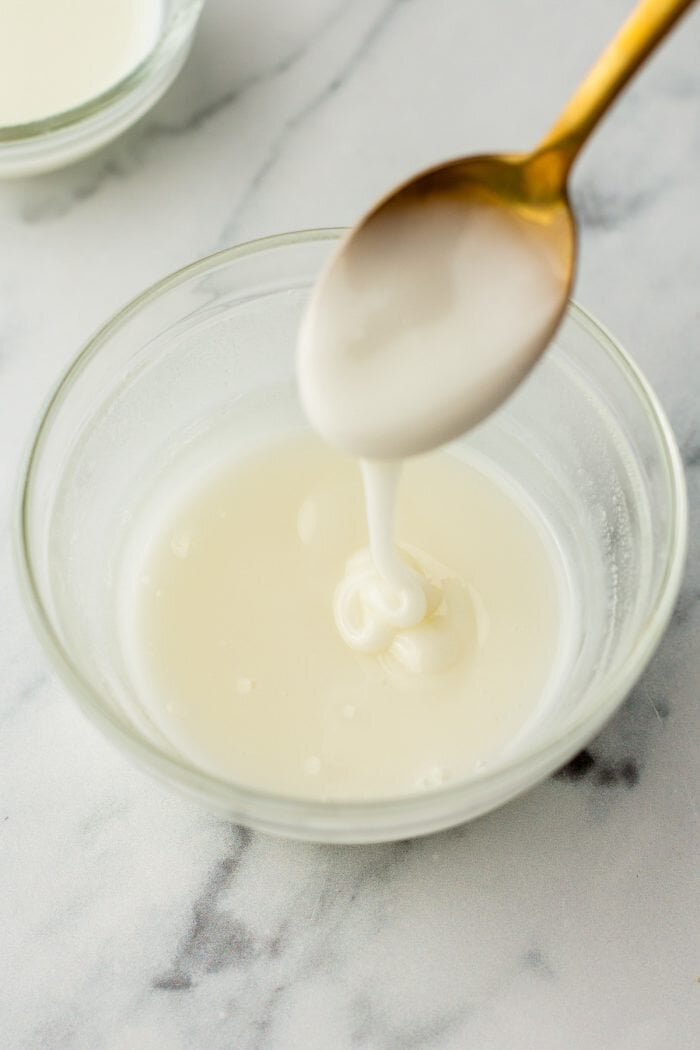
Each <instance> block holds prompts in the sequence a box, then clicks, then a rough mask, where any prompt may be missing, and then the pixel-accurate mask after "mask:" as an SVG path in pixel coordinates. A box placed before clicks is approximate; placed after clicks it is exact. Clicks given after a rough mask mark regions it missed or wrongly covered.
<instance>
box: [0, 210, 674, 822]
mask: <svg viewBox="0 0 700 1050" xmlns="http://www.w3.org/2000/svg"><path fill="white" fill-rule="evenodd" d="M339 233H340V231H333V230H329V231H312V232H307V233H299V234H290V235H287V236H281V237H272V238H268V239H266V240H262V241H257V242H254V243H252V244H247V245H243V246H241V247H238V248H233V249H230V250H228V251H224V252H221V253H219V254H218V255H214V256H212V257H210V258H208V259H204V260H202V261H201V262H197V263H194V264H193V265H192V266H189V267H187V268H186V269H184V270H181V271H180V272H179V273H176V274H174V275H173V276H171V277H168V278H166V279H165V280H164V281H161V282H160V283H159V284H158V285H156V286H155V287H153V288H151V289H150V290H149V291H147V292H145V293H144V294H143V295H142V296H141V297H140V298H138V299H136V300H135V301H134V302H132V303H131V304H130V305H129V306H127V307H126V309H124V310H123V311H122V312H121V313H120V314H119V315H118V316H117V317H115V318H114V319H113V320H112V321H110V322H109V323H108V324H107V325H106V326H105V327H104V328H103V329H102V330H101V331H100V332H99V333H98V334H97V335H96V336H95V337H94V338H93V339H92V340H91V341H90V343H89V344H88V345H87V346H86V347H85V348H84V350H83V351H82V353H81V354H80V355H79V356H78V358H77V359H76V361H75V363H74V364H73V366H72V367H71V368H70V370H69V371H68V373H67V374H66V376H65V377H64V379H63V381H62V382H61V384H60V386H59V388H58V390H57V391H56V393H55V394H54V396H53V398H52V400H51V401H50V403H49V405H48V407H47V409H46V412H45V414H44V416H43V418H42V420H41V422H40V424H39V428H38V431H37V434H36V437H35V439H34V442H33V445H32V448H31V452H30V454H29V458H28V461H27V464H26V470H25V473H24V476H23V479H22V486H21V500H20V506H19V518H18V531H17V536H18V550H19V564H20V566H21V577H22V580H23V584H24V588H23V589H24V593H25V596H26V599H27V602H28V606H29V609H30V610H31V613H32V616H33V620H34V623H35V625H36V627H37V630H38V633H39V635H40V637H41V639H42V640H43V643H44V645H45V646H46V648H47V650H48V652H49V654H50V656H51V658H52V659H53V661H54V663H55V665H56V667H57V669H58V671H59V673H60V674H61V676H62V677H63V679H64V681H65V682H66V684H67V686H68V688H69V690H70V692H71V693H72V694H73V695H74V696H75V698H76V699H77V701H78V703H79V705H80V707H81V708H82V710H83V711H84V712H85V714H86V715H88V716H89V717H90V718H91V719H92V720H93V722H95V724H96V725H97V726H98V727H99V728H100V729H101V730H102V731H103V732H104V733H105V734H106V735H107V736H108V737H109V738H110V739H111V740H112V741H113V742H114V743H115V744H116V746H117V747H118V748H119V749H120V750H121V751H123V752H124V754H126V755H128V756H129V757H130V758H131V759H133V760H134V761H136V762H137V763H139V764H140V765H141V766H143V767H144V768H146V769H147V770H148V771H150V772H151V773H152V774H153V775H155V776H156V777H158V778H159V779H161V780H162V781H165V782H166V783H167V784H169V785H171V786H173V787H176V788H178V789H180V790H181V791H183V792H185V793H187V794H188V795H190V796H194V797H195V798H197V799H199V800H200V801H201V802H203V803H204V804H205V805H206V806H207V807H209V808H211V809H213V810H215V811H218V812H221V813H223V814H225V815H226V816H227V817H229V818H230V819H232V820H235V821H240V822H242V823H245V824H249V825H251V826H254V827H257V828H260V829H263V830H266V831H271V832H276V833H281V834H286V835H290V836H296V837H299V838H307V839H316V840H325V841H341V842H360V841H373V840H387V839H396V838H404V837H407V836H410V835H415V834H421V833H425V832H429V831H433V830H436V829H438V828H443V827H447V826H449V825H452V824H456V823H458V822H460V821H464V820H468V819H470V818H473V817H475V816H477V815H478V814H481V813H484V812H485V811H487V810H489V809H492V808H494V807H495V806H498V805H500V804H502V803H503V802H505V801H507V800H508V799H510V798H512V797H513V796H515V795H517V794H518V793H520V792H522V791H524V790H525V789H526V788H528V787H529V786H530V785H532V784H534V783H535V782H537V781H539V780H541V779H542V778H543V777H545V776H547V775H548V774H549V773H551V772H552V771H553V770H555V769H556V768H558V767H559V766H561V765H562V764H563V763H565V762H566V761H567V760H568V759H569V758H571V757H572V756H573V755H574V754H575V753H576V752H577V751H578V750H579V749H580V748H582V747H583V746H584V745H585V744H586V743H587V742H588V741H589V740H590V739H591V737H592V736H593V735H594V734H595V733H596V732H597V731H598V730H599V729H600V727H601V726H602V725H603V723H604V722H605V720H606V719H607V718H609V717H610V715H611V714H612V713H613V711H614V710H615V709H616V708H617V706H618V705H619V704H620V703H621V702H622V700H623V699H624V697H625V695H626V694H627V693H628V691H629V689H630V688H631V686H632V685H633V683H634V681H635V680H636V678H637V677H638V675H639V674H640V673H641V671H642V669H643V668H644V666H645V665H646V663H647V661H648V660H649V658H650V656H651V654H652V652H653V650H654V648H655V646H656V644H657V643H658V641H659V639H660V637H661V634H662V632H663V630H664V628H665V626H666V624H667V622H668V619H669V616H670V613H671V610H672V607H673V604H674V601H675V598H676V595H677V592H678V588H679V585H680V580H681V574H682V570H683V562H684V555H685V545H686V529H687V510H686V496H685V486H684V477H683V470H682V466H681V461H680V458H679V455H678V450H677V448H676V445H675V443H674V439H673V436H672V433H671V431H670V429H669V425H668V423H667V421H666V419H665V418H664V415H663V413H662V411H661V409H660V407H659V405H658V403H657V401H656V398H655V396H654V394H653V393H652V391H651V390H650V388H649V386H648V384H647V383H646V381H645V380H644V379H643V377H642V376H641V375H640V374H639V372H638V370H637V369H636V367H635V366H634V365H633V364H632V362H631V361H630V359H629V358H628V357H627V355H626V354H625V352H624V351H623V350H622V349H621V348H620V347H619V346H618V344H617V343H615V341H614V340H613V339H612V338H611V337H610V336H609V335H608V334H607V332H605V331H604V330H603V329H602V328H601V327H600V326H599V325H598V324H597V323H596V322H595V321H594V320H593V319H592V318H591V317H590V316H588V315H587V314H586V313H585V312H584V311H583V310H582V309H581V308H580V307H578V306H576V305H575V304H571V306H570V308H569V311H568V316H567V318H566V320H565V322H564V324H563V326H562V328H561V330H560V332H559V333H558V335H557V337H556V340H555V344H554V345H553V346H552V347H551V348H550V350H549V351H548V352H547V354H546V355H545V356H544V358H543V359H542V361H541V363H540V364H539V365H538V366H537V368H536V369H535V370H534V371H533V373H532V374H531V376H530V377H529V378H528V379H527V381H526V382H525V383H524V384H523V385H522V386H521V388H520V389H519V390H518V391H517V392H516V394H515V395H514V396H513V397H512V398H511V399H510V400H509V401H508V402H507V403H506V404H505V405H504V406H503V407H502V408H501V410H500V411H498V412H497V413H495V414H494V415H493V416H492V417H491V418H490V419H489V420H487V422H486V423H485V424H483V425H482V426H481V427H479V428H477V429H476V430H475V431H473V432H471V433H470V434H468V435H466V436H465V437H464V438H462V439H461V440H460V442H457V443H456V445H457V451H459V447H460V446H463V448H464V449H468V450H470V452H472V453H474V452H476V453H477V454H478V455H479V456H480V457H482V458H483V457H486V459H488V460H490V461H491V462H492V463H493V464H494V466H495V468H496V469H498V470H499V471H501V472H505V473H506V474H508V475H510V476H511V477H512V478H514V479H515V480H516V481H517V482H518V483H519V484H520V485H521V486H524V487H525V488H526V489H527V491H528V492H529V494H530V496H531V497H532V499H533V500H534V501H535V502H536V503H537V505H538V507H539V510H540V512H541V514H542V515H543V516H544V517H545V519H546V520H547V522H548V524H549V527H550V529H551V531H552V532H553V534H554V536H555V537H556V541H557V543H558V545H559V547H560V551H561V554H562V557H563V559H564V562H565V564H566V566H567V571H568V573H569V575H570V586H571V593H572V596H573V601H574V602H575V607H576V609H577V611H578V614H579V617H578V619H579V623H580V627H579V629H578V633H577V636H576V637H575V638H574V639H573V641H572V647H571V652H570V659H569V666H568V673H567V675H566V678H565V680H564V681H563V684H562V685H561V687H560V688H559V689H558V690H557V693H556V695H555V696H554V698H553V700H552V702H551V703H550V705H549V706H548V709H547V714H546V717H544V718H543V719H541V720H540V722H539V723H538V727H537V730H536V732H534V731H533V732H532V733H530V734H529V735H528V736H527V737H526V738H523V740H522V741H519V742H516V744H514V746H513V747H511V748H510V750H509V753H508V754H507V755H504V757H503V760H502V761H501V762H500V764H499V765H498V766H496V767H492V768H491V769H490V770H489V771H488V772H485V773H484V774H482V775H480V776H477V777H474V778H472V779H470V780H468V781H464V782H460V783H454V784H450V785H448V786H446V787H443V788H440V789H436V790H434V791H432V792H429V793H426V794H421V795H416V796H413V797H407V798H400V799H393V800H377V801H366V802H357V803H338V802H318V801H301V800H299V799H290V798H285V797H278V796H273V795H267V794H264V793H261V792H258V791H253V790H250V789H248V788H246V787H245V785H238V784H234V783H231V782H227V781H224V780H219V779H216V778H214V777H212V776H210V775H208V774H206V773H204V772H202V771H201V770H199V769H196V768H194V767H193V766H191V765H189V764H187V763H186V762H184V761H182V760H181V759H179V758H178V757H176V756H175V755H174V754H173V753H172V752H171V751H170V749H169V747H168V745H167V743H166V742H165V741H163V740H160V739H158V738H157V737H156V736H155V734H154V732H153V731H152V729H151V728H150V726H149V724H148V722H147V721H146V720H145V719H144V718H143V717H142V715H141V713H140V711H139V708H138V704H137V702H136V700H135V697H134V696H133V691H132V689H131V686H130V683H129V676H128V673H127V669H126V668H125V666H124V664H123V661H122V655H121V652H120V650H119V645H118V642H117V630H116V610H115V605H116V600H115V582H116V576H117V573H118V568H117V566H118V557H117V555H118V551H119V549H120V545H121V543H122V539H123V537H124V535H125V533H128V529H129V523H130V520H131V518H132V512H133V508H134V506H135V505H136V500H137V497H138V496H139V494H143V493H145V492H147V491H148V488H149V485H152V484H153V479H154V478H156V477H158V476H160V475H161V473H162V471H163V470H165V469H167V468H168V464H171V463H173V462H174V461H175V460H176V459H177V457H180V456H182V455H184V454H186V452H187V449H188V448H190V447H193V443H196V442H198V441H199V440H200V438H201V437H202V435H203V434H206V433H207V432H211V430H212V429H213V428H216V427H219V426H225V427H226V429H227V432H228V433H232V432H234V433H235V426H236V421H237V419H238V415H239V413H241V414H243V415H244V416H245V418H246V419H249V418H250V406H251V404H257V405H258V406H259V411H258V419H259V428H260V429H261V431H265V432H266V433H270V434H272V433H273V432H277V433H279V432H284V431H285V430H286V429H287V428H289V427H295V426H300V425H303V417H302V414H301V410H300V408H299V405H298V402H297V398H296V389H295V384H294V343H295V334H296V330H297V325H298V322H299V318H300V314H301V311H302V309H303V306H304V302H305V300H306V297H307V294H308V290H309V287H310V285H311V284H312V282H313V280H314V277H315V276H316V274H317V273H318V271H319V268H320V267H321V266H322V265H323V263H324V261H325V259H326V258H327V256H328V254H329V252H330V250H331V249H332V248H333V246H334V243H335V241H336V239H337V237H338V236H339ZM232 428H233V429H232ZM506 655H507V654H506Z"/></svg>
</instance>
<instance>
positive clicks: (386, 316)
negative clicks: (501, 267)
mask: <svg viewBox="0 0 700 1050" xmlns="http://www.w3.org/2000/svg"><path fill="white" fill-rule="evenodd" d="M691 2H692V0H642V2H641V3H639V5H638V6H637V8H636V9H635V10H634V11H633V12H632V14H631V15H630V17H629V18H628V20H627V21H626V22H625V24H624V25H623V26H622V28H621V29H620V30H619V32H618V34H617V36H616V37H615V38H614V39H613V41H612V43H611V44H610V45H609V46H608V47H607V49H606V50H605V51H604V53H603V54H602V55H601V57H600V58H599V59H598V61H597V62H596V64H595V65H594V66H593V68H592V69H591V71H590V72H589V74H588V76H587V77H586V78H585V79H584V81H583V82H582V84H581V85H580V87H579V88H578V90H577V91H576V92H575V94H574V96H573V97H572V99H571V100H570V101H569V103H568V104H567V106H566V107H565V109H564V110H563V112H562V114H561V115H560V117H559V119H558V120H557V121H556V123H555V124H554V126H553V127H552V129H551V131H550V132H549V133H548V134H547V135H546V136H545V138H544V139H543V140H542V142H541V143H540V144H539V145H538V146H537V147H536V149H534V150H533V151H532V152H531V153H523V154H498V155H483V156H472V157H464V158H461V159H459V160H454V161H451V162H449V163H447V164H442V165H439V166H437V167H433V168H430V169H428V170H427V171H424V172H422V173H420V174H419V175H417V176H415V177H414V178H412V179H410V180H409V181H407V182H405V183H404V184H403V185H402V186H399V187H398V189H395V190H393V191H392V192H391V193H390V194H388V195H387V196H386V197H384V198H383V199H382V200H381V201H379V203H378V204H376V205H375V206H374V207H373V208H372V209H371V210H370V211H369V213H368V214H367V215H366V216H365V217H364V218H363V219H362V220H361V221H360V222H359V223H358V224H357V225H356V226H355V227H354V228H353V229H352V230H351V231H350V232H349V234H348V235H347V236H346V237H345V238H344V239H343V241H342V242H341V245H340V247H339V249H338V251H337V252H336V254H335V255H334V257H333V258H332V259H331V262H330V263H329V265H328V267H327V268H326V270H325V272H324V274H323V275H322V277H321V279H320V280H319V282H318V283H317V286H316V288H315V291H314V294H313V295H312V298H311V301H310V304H309V307H308V309H307V313H306V317H305V321H304V323H303V325H302V333H301V338H300V348H299V362H300V388H301V394H302V400H303V401H304V403H305V407H306V409H307V413H308V414H309V417H310V419H311V421H312V423H314V425H315V426H316V427H317V429H318V430H320V432H321V433H322V434H323V435H324V436H325V437H326V438H327V439H328V440H329V441H330V442H331V443H332V444H335V445H337V446H339V447H341V448H343V449H345V450H346V451H349V452H351V453H352V454H354V455H359V456H363V457H366V458H370V459H391V458H398V457H401V456H404V455H409V454H413V453H416V452H421V451H424V450H426V449H428V448H431V447H435V446H437V445H438V444H441V443H443V442H445V441H447V440H450V439H452V438H454V437H456V436H458V435H459V434H461V433H463V432H464V431H465V430H467V429H468V428H469V427H470V426H472V425H474V424H475V423H477V422H479V421H480V419H482V418H484V417H485V416H486V415H488V414H489V413H490V412H491V411H492V410H493V409H494V408H496V407H497V406H498V405H499V404H500V402H501V401H503V400H504V399H505V398H506V397H507V396H508V395H509V394H510V393H512V391H513V390H514V389H515V387H516V386H517V385H518V384H519V383H520V381H521V380H522V379H523V377H524V376H525V375H526V374H527V372H528V371H529V370H530V368H531V367H532V366H533V365H534V364H535V362H536V361H537V360H538V358H539V357H540V355H541V354H542V353H543V351H544V350H545V349H546V346H547V344H548V343H549V341H550V339H551V337H552V335H553V334H554V331H555V330H556V328H557V326H558V324H559V322H560V321H561V319H562V317H563V314H564V311H565V309H566V304H567V299H568V296H569V293H570V290H571V286H572V284H573V280H574V274H575V267H576V236H577V235H576V221H575V217H574V214H573V211H572V209H571V205H570V202H569V197H568V193H567V178H568V175H569V171H570V169H571V166H572V164H573V162H574V160H575V159H576V157H577V155H578V153H579V150H580V149H581V147H582V145H583V143H584V142H585V141H586V139H587V138H588V136H589V135H590V133H591V131H592V130H593V129H594V127H595V126H596V124H597V123H598V121H599V120H600V118H601V117H602V116H603V114H604V113H605V111H606V110H607V108H608V106H609V105H610V104H611V103H612V101H613V100H614V99H615V97H616V96H617V95H618V93H619V92H620V91H621V89H622V88H623V87H624V85H625V84H626V83H627V81H628V80H629V79H630V77H631V76H632V75H633V73H634V72H635V71H636V70H637V68H638V67H639V66H640V64H641V63H642V62H643V61H644V59H645V58H646V57H647V56H648V55H649V53H650V52H651V51H652V50H653V49H654V48H655V46H656V45H657V43H658V42H659V41H660V40H661V39H662V37H663V36H664V35H665V34H666V33H667V32H668V31H669V30H670V29H671V27H672V26H673V24H674V23H675V21H676V20H677V19H678V18H679V17H680V16H681V15H682V14H683V12H684V11H685V10H686V8H688V7H689V6H690V4H691ZM475 209H476V211H475ZM477 212H478V216H477V217H483V215H486V217H487V222H488V223H490V222H492V220H495V221H496V222H497V223H500V226H499V230H501V228H503V229H505V227H504V223H506V224H511V225H512V233H513V238H515V239H514V241H513V243H517V245H519V246H521V247H522V246H523V245H524V244H525V245H526V247H527V249H528V250H530V249H532V252H533V259H534V258H535V256H536V257H537V260H538V264H539V262H543V261H544V262H543V264H546V267H547V273H548V275H549V276H548V280H549V278H550V277H551V285H550V284H548V285H547V296H546V302H545V301H543V302H542V303H539V304H538V302H537V301H536V300H537V294H535V293H533V294H531V295H530V298H529V300H527V308H524V305H523V304H524V303H525V302H526V300H524V299H523V287H524V286H523V280H524V278H525V277H526V276H527V274H515V276H513V275H506V274H504V276H503V280H502V281H501V282H500V283H499V280H498V267H497V266H496V265H495V260H493V259H491V260H490V263H489V264H488V265H486V264H484V266H485V268H486V270H487V271H488V274H487V276H484V274H483V272H482V271H483V270H484V266H482V265H481V262H480V260H478V259H477V260H471V259H470V257H469V244H470V243H471V244H472V247H473V248H474V249H475V250H476V249H477V248H479V249H480V248H481V247H483V245H482V244H481V243H480V242H479V240H478V238H477V240H476V242H474V241H472V242H469V241H468V240H467V241H465V242H464V243H462V241H460V240H459V238H461V237H462V234H463V233H465V235H466V234H468V233H469V228H468V224H469V223H471V222H473V220H474V216H475V214H476V213H477ZM431 224H432V225H431ZM462 227H463V229H462ZM508 229H511V227H510V226H508ZM431 231H435V232H434V236H432V234H431ZM431 236H432V241H431ZM458 241H459V243H458ZM508 243H510V242H508ZM443 244H445V245H448V247H449V249H450V250H449V251H448V250H445V251H443V250H442V247H441V245H443ZM465 244H466V247H465ZM436 245H437V247H436ZM453 248H454V251H452V249H453ZM431 252H432V254H431ZM465 252H466V254H465ZM482 254H483V253H482ZM472 262H474V266H473V272H472ZM528 266H530V263H529V262H528V261H527V260H526V269H527V267H528ZM460 274H461V275H464V280H463V281H462V283H461V284H460V280H461V277H460ZM494 275H495V276H494ZM509 281H510V284H509V283H508V282H509ZM482 285H483V287H482ZM428 286H429V287H428ZM426 287H428V291H426V290H425V289H426ZM536 287H537V288H539V285H537V286H536ZM543 287H544V286H543ZM470 290H473V291H474V295H475V296H477V299H478V302H477V301H476V300H475V302H477V306H478V304H479V303H483V301H484V297H486V298H487V299H488V300H489V301H490V302H491V303H492V307H491V309H492V310H493V311H494V314H493V317H494V318H495V319H496V320H497V319H498V317H499V316H505V315H504V311H505V314H508V311H510V312H511V314H513V317H512V318H511V320H512V321H513V323H512V324H510V329H512V330H513V331H515V332H520V331H522V332H523V333H525V334H524V335H523V338H522V339H518V338H510V337H509V338H510V341H508V339H506V338H505V336H504V333H503V332H501V333H500V335H501V336H504V338H503V339H501V343H502V345H499V346H496V341H494V339H493V337H492V334H489V331H490V330H489V331H486V332H485V334H484V340H485V341H484V344H483V346H481V347H480V348H479V351H478V353H477V352H476V351H474V352H472V343H473V338H476V337H475V336H474V333H473V332H472V331H465V329H464V328H462V329H459V339H455V340H453V341H454V344H455V345H454V346H451V345H448V344H450V339H451V334H450V333H452V334H454V332H455V331H457V327H456V326H455V325H454V324H453V325H452V328H450V329H448V328H446V327H445V316H446V315H447V313H446V312H447V311H448V310H452V311H453V312H454V310H455V309H456V308H457V306H459V307H460V309H461V305H460V304H461V303H463V302H464V301H465V297H466V298H468V295H469V293H470ZM413 292H415V295H414V294H413ZM516 292H517V293H518V294H517V295H516ZM518 296H519V298H518ZM540 298H542V297H540ZM456 304H457V306H456ZM531 308H532V309H531ZM533 309H539V316H538V318H537V323H536V324H534V325H531V327H530V329H527V324H528V321H529V315H530V314H531V313H532V310H533ZM499 311H500V314H499ZM518 311H519V316H520V315H522V316H521V317H520V320H521V321H522V325H523V327H522V329H521V328H519V327H517V325H516V324H515V321H516V320H517V318H516V317H515V314H517V313H518ZM514 312H515V313H514ZM456 316H457V315H455V317H456ZM464 316H465V315H464V314H462V319H464ZM469 316H470V315H467V318H466V324H467V327H469V323H470V322H469ZM508 317H510V315H509V314H508ZM504 324H505V322H504ZM482 327H484V326H483V325H482ZM488 327H489V326H488V324H487V325H486V328H487V329H488ZM501 327H504V325H503V324H502V325H501ZM505 328H508V325H507V324H505ZM510 329H509V330H510ZM478 334H479V333H477V335H478ZM489 339H491V343H489ZM411 340H412V341H411ZM492 343H493V345H492ZM428 351H430V354H429V355H428V356H426V355H427V354H428ZM389 376H391V377H392V381H391V382H389V381H388V380H389Z"/></svg>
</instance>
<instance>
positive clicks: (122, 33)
mask: <svg viewBox="0 0 700 1050" xmlns="http://www.w3.org/2000/svg"><path fill="white" fill-rule="evenodd" d="M203 3H204V0H3V3H2V4H0V177H6V178H7V177H17V176H23V175H33V174H38V173H40V172H44V171H49V170H51V169H54V168H58V167H62V166H63V165H65V164H68V163H70V162H71V161H74V160H77V159H79V158H80V157H83V156H85V155H86V154H88V153H91V152H92V151H93V150H96V149H98V148H99V147H100V146H103V145H104V144H105V143H107V142H109V141H110V140H111V139H113V138H115V137H116V136H117V135H118V134H120V133H121V132H122V131H124V130H125V129H126V128H128V127H129V126H130V125H131V124H133V123H134V122H135V121H136V120H138V118H139V117H141V116H142V115H143V114H144V113H145V112H146V111H147V110H148V109H150V107H151V106H153V105H154V103H155V102H156V101H157V100H158V99H159V98H160V96H161V95H162V94H163V92H164V91H165V90H166V88H167V87H168V86H169V84H170V83H171V82H172V81H173V79H174V78H175V76H176V75H177V73H178V71H179V70H180V68H181V66H182V64H183V62H184V61H185V58H186V57H187V54H188V51H189V48H190V44H191V42H192V36H193V33H194V30H195V27H196V25H197V20H198V18H199V15H200V12H201V10H202V6H203Z"/></svg>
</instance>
